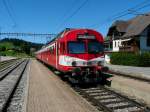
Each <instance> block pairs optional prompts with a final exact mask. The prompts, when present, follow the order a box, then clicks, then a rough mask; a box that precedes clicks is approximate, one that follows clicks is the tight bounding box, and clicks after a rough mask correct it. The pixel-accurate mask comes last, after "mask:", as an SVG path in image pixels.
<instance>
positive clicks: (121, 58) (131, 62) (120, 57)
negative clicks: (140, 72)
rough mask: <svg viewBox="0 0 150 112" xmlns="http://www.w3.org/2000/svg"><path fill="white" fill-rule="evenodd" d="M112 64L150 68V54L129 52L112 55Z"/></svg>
mask: <svg viewBox="0 0 150 112" xmlns="http://www.w3.org/2000/svg"><path fill="white" fill-rule="evenodd" d="M111 63H112V64H116V65H127V66H144V67H148V66H150V52H145V53H142V54H134V53H127V52H119V53H112V54H111Z"/></svg>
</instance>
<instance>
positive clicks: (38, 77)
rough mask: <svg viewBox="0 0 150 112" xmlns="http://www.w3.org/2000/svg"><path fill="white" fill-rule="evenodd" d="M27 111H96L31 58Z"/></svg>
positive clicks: (96, 111)
mask: <svg viewBox="0 0 150 112" xmlns="http://www.w3.org/2000/svg"><path fill="white" fill-rule="evenodd" d="M27 112H98V110H96V109H95V107H93V106H92V105H90V103H88V102H87V101H86V100H84V99H83V98H82V97H81V96H79V95H78V94H77V93H75V92H74V91H73V90H72V89H71V87H69V86H68V85H67V84H66V83H65V82H63V81H62V80H60V78H59V77H58V76H56V75H54V74H53V73H52V72H51V71H50V70H49V69H48V68H47V67H45V66H44V65H42V64H41V63H39V62H38V61H36V60H32V62H31V69H30V75H29V88H28V101H27Z"/></svg>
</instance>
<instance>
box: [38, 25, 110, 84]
mask: <svg viewBox="0 0 150 112" xmlns="http://www.w3.org/2000/svg"><path fill="white" fill-rule="evenodd" d="M103 43H104V40H103V37H102V35H101V34H100V33H98V32H97V31H94V30H91V29H70V28H66V29H65V30H63V31H62V32H61V33H59V34H58V35H57V37H56V38H54V39H53V40H52V41H51V42H49V44H47V45H46V46H45V47H44V48H42V49H41V50H39V51H37V52H36V58H37V59H38V60H40V61H42V62H44V63H46V64H47V65H50V66H52V67H54V68H56V69H57V70H59V71H61V72H63V75H65V77H68V79H69V80H70V81H71V82H73V83H91V82H92V83H93V82H100V83H103V84H107V83H109V84H110V81H109V80H108V79H109V77H110V76H109V75H108V74H105V73H104V72H105V70H106V68H105V67H104V48H103Z"/></svg>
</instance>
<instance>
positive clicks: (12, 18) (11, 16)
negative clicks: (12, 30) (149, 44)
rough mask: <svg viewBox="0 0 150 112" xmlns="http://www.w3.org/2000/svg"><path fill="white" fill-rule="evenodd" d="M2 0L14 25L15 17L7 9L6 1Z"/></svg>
mask: <svg viewBox="0 0 150 112" xmlns="http://www.w3.org/2000/svg"><path fill="white" fill-rule="evenodd" d="M2 2H3V4H4V7H5V9H6V11H7V13H8V15H9V17H10V19H11V20H12V22H13V24H14V25H15V26H16V25H17V23H16V21H15V19H14V17H13V14H12V13H11V11H10V9H9V6H8V4H7V2H6V1H5V0H2Z"/></svg>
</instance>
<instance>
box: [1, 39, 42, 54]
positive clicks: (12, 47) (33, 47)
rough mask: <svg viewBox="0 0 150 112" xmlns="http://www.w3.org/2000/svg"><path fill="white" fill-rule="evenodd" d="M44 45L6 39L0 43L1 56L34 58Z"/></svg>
mask: <svg viewBox="0 0 150 112" xmlns="http://www.w3.org/2000/svg"><path fill="white" fill-rule="evenodd" d="M42 46H43V44H38V43H32V42H28V41H25V40H21V39H13V38H11V39H10V38H5V39H2V40H1V41H0V55H4V56H17V57H27V56H32V55H33V52H35V51H37V50H38V49H40V48H41V47H42Z"/></svg>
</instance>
